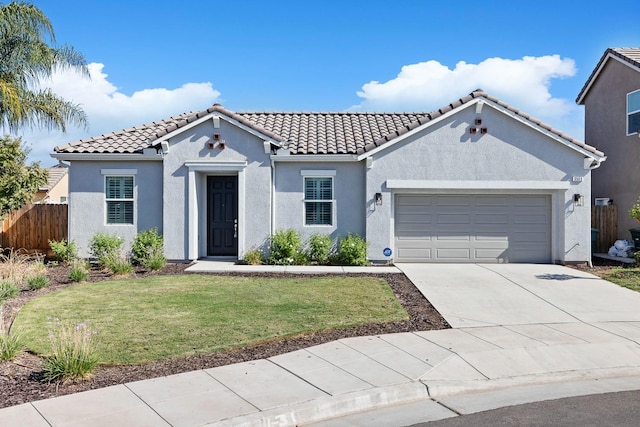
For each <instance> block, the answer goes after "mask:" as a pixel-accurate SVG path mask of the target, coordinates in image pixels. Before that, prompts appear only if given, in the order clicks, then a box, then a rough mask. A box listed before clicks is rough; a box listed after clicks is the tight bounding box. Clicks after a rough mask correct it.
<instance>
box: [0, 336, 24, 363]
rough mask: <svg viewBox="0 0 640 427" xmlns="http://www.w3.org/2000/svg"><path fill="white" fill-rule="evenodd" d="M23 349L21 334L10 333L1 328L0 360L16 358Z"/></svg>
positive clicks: (5, 360)
mask: <svg viewBox="0 0 640 427" xmlns="http://www.w3.org/2000/svg"><path fill="white" fill-rule="evenodd" d="M23 349H24V344H23V341H22V337H21V336H20V334H16V333H13V334H10V333H9V331H2V330H0V361H2V362H8V361H10V360H13V359H15V357H16V356H18V355H19V354H20V353H22V350H23Z"/></svg>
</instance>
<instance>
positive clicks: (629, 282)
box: [598, 268, 640, 292]
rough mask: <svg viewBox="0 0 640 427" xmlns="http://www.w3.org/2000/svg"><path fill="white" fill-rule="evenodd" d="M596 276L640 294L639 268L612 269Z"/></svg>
mask: <svg viewBox="0 0 640 427" xmlns="http://www.w3.org/2000/svg"><path fill="white" fill-rule="evenodd" d="M598 276H600V277H602V278H603V279H605V280H608V281H610V282H613V283H615V284H617V285H620V286H622V287H624V288H628V289H631V290H632V291H636V292H640V268H612V269H611V270H606V271H602V272H599V273H598Z"/></svg>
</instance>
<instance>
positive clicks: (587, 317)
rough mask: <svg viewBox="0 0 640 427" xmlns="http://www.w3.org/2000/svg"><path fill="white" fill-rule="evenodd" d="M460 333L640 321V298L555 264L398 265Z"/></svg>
mask: <svg viewBox="0 0 640 427" xmlns="http://www.w3.org/2000/svg"><path fill="white" fill-rule="evenodd" d="M396 266H397V267H398V268H399V269H400V270H402V271H403V272H404V273H405V274H406V275H407V277H409V279H410V280H411V281H412V282H413V283H414V284H415V285H416V287H418V289H419V290H420V291H421V292H422V293H423V294H424V295H425V296H426V297H427V299H428V300H429V301H430V302H431V303H432V304H433V305H434V307H435V308H436V309H437V310H438V311H439V312H440V314H442V316H444V318H445V319H447V321H448V322H449V324H450V325H451V326H452V327H454V328H461V327H475V326H496V325H527V324H528V325H531V324H543V323H547V324H548V323H575V322H585V323H598V322H634V321H635V322H640V293H638V292H634V291H630V290H628V289H624V288H621V287H619V286H617V285H615V284H612V283H610V282H607V281H605V280H602V279H600V278H598V277H597V276H594V275H592V274H589V273H585V272H582V271H578V270H575V269H572V268H569V267H564V266H560V265H549V264H396Z"/></svg>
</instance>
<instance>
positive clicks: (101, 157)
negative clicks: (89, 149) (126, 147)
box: [49, 153, 162, 162]
mask: <svg viewBox="0 0 640 427" xmlns="http://www.w3.org/2000/svg"><path fill="white" fill-rule="evenodd" d="M49 155H50V156H51V157H53V158H54V159H58V160H67V161H74V160H94V161H114V162H115V161H119V160H133V161H138V162H144V161H153V162H161V161H162V156H161V155H160V154H157V155H154V156H144V155H142V154H109V153H51V154H49Z"/></svg>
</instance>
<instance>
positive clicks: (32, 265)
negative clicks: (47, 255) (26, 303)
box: [0, 249, 46, 287]
mask: <svg viewBox="0 0 640 427" xmlns="http://www.w3.org/2000/svg"><path fill="white" fill-rule="evenodd" d="M42 260H43V257H42V255H39V254H28V253H25V252H24V251H19V250H13V249H11V250H9V251H8V252H7V253H0V280H4V281H8V282H13V283H14V284H15V285H16V286H18V287H20V286H22V285H23V284H25V282H26V280H27V279H28V278H29V277H32V276H34V275H37V274H42V273H43V272H45V271H46V266H45V265H44V263H43V262H42Z"/></svg>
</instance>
